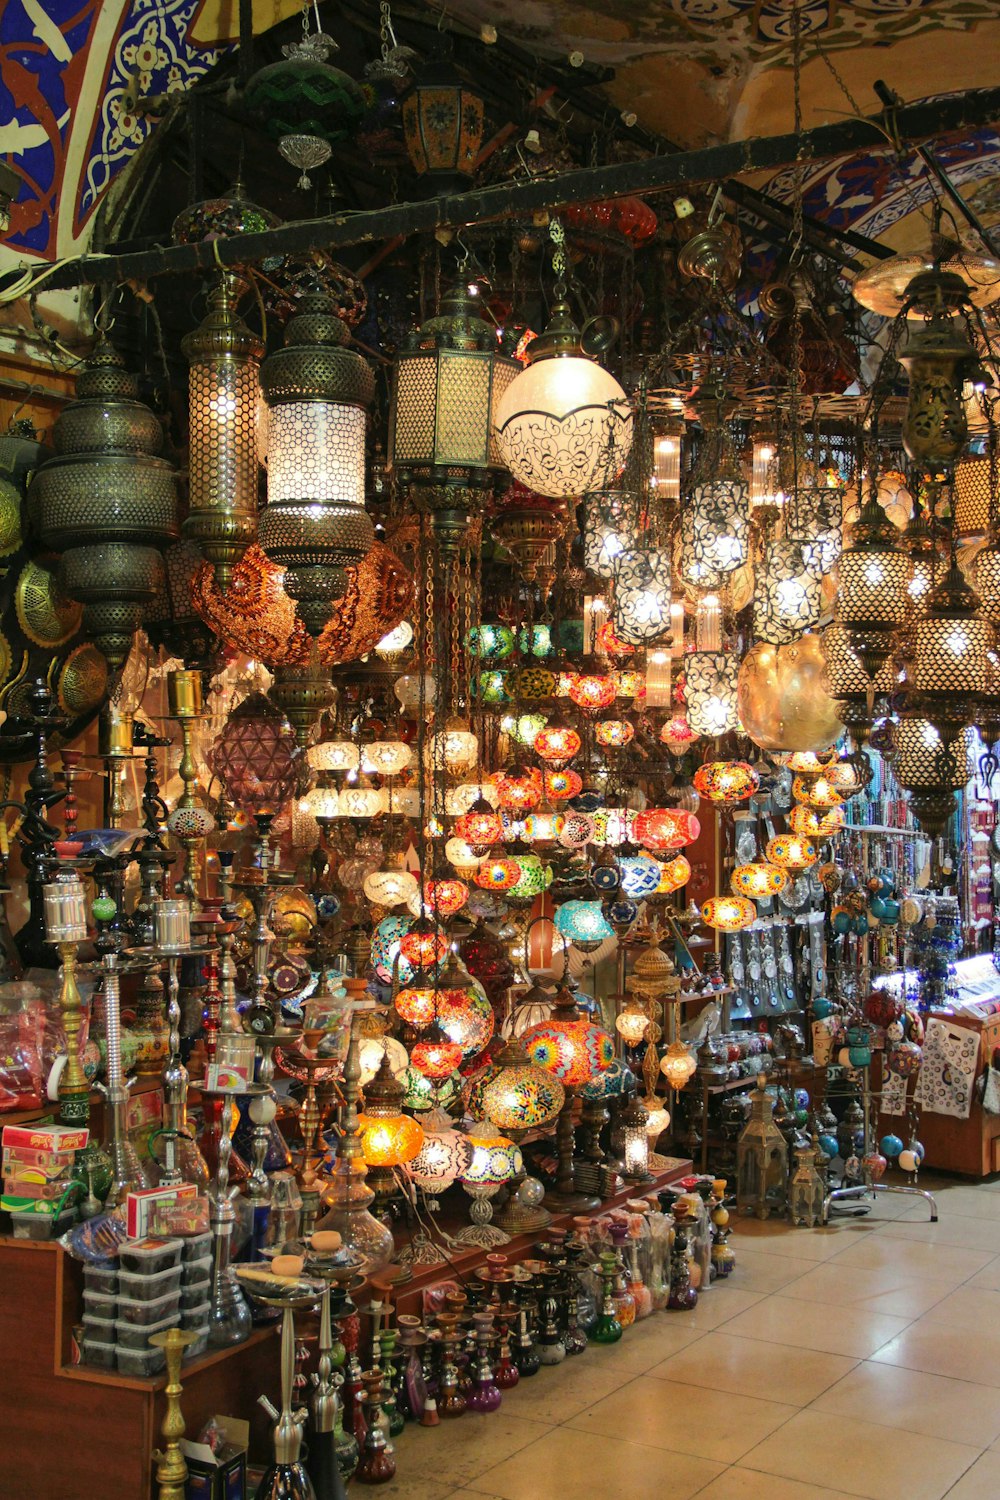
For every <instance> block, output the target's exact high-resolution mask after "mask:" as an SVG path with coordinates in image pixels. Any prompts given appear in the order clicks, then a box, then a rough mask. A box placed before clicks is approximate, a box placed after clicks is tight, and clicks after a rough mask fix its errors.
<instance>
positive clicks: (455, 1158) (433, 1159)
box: [406, 1110, 475, 1193]
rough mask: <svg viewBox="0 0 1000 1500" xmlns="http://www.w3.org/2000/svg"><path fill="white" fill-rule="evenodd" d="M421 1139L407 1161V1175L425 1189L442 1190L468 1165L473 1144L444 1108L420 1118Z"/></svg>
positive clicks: (473, 1151) (426, 1190) (470, 1161)
mask: <svg viewBox="0 0 1000 1500" xmlns="http://www.w3.org/2000/svg"><path fill="white" fill-rule="evenodd" d="M423 1129H424V1143H423V1145H422V1146H421V1148H420V1150H419V1151H418V1152H417V1154H416V1156H415V1157H414V1158H413V1160H412V1161H411V1162H409V1163H408V1164H407V1168H406V1171H407V1175H408V1176H409V1177H410V1179H411V1181H413V1182H415V1183H416V1185H417V1187H419V1188H423V1190H424V1192H426V1193H443V1192H445V1191H446V1190H447V1189H448V1188H450V1187H451V1185H452V1183H453V1182H456V1181H457V1180H458V1178H459V1177H461V1176H462V1175H463V1173H465V1172H467V1171H468V1170H469V1168H470V1166H471V1165H472V1158H473V1155H474V1153H475V1147H474V1146H473V1144H472V1142H471V1141H470V1140H469V1138H468V1136H467V1135H462V1133H461V1132H460V1131H458V1130H456V1129H455V1128H454V1127H453V1125H452V1123H451V1120H450V1118H449V1117H448V1115H446V1114H445V1112H444V1110H434V1111H433V1112H432V1113H431V1115H430V1117H429V1118H428V1119H427V1120H425V1121H424V1122H423Z"/></svg>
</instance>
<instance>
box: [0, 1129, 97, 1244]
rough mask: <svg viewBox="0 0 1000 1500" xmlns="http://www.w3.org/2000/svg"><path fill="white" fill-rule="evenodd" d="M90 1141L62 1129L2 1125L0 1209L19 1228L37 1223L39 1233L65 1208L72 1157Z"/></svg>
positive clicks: (78, 1132) (86, 1133)
mask: <svg viewBox="0 0 1000 1500" xmlns="http://www.w3.org/2000/svg"><path fill="white" fill-rule="evenodd" d="M89 1139H90V1132H89V1130H80V1129H77V1128H76V1127H75V1126H72V1127H71V1126H66V1125H34V1126H33V1125H5V1126H4V1127H3V1133H2V1136H0V1144H2V1147H3V1196H2V1197H0V1209H2V1210H3V1212H4V1213H8V1214H12V1215H14V1219H15V1231H16V1230H17V1228H18V1226H19V1225H22V1224H23V1223H25V1222H28V1221H30V1220H31V1219H39V1220H41V1221H43V1224H42V1225H41V1226H40V1227H42V1228H43V1229H48V1228H51V1221H52V1220H53V1219H54V1218H55V1217H56V1216H57V1215H58V1214H59V1211H60V1205H63V1206H65V1202H64V1200H65V1197H66V1192H67V1190H68V1189H69V1187H70V1185H71V1183H72V1181H73V1164H74V1162H75V1160H76V1153H77V1152H78V1151H82V1150H83V1148H84V1146H86V1144H87V1142H88V1140H89Z"/></svg>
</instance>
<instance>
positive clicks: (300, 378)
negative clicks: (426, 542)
mask: <svg viewBox="0 0 1000 1500" xmlns="http://www.w3.org/2000/svg"><path fill="white" fill-rule="evenodd" d="M349 340H350V330H349V329H348V326H347V324H346V323H345V322H344V320H343V319H342V318H340V317H339V316H338V315H337V311H336V303H335V301H334V299H333V298H332V297H330V296H327V295H326V294H325V293H324V294H319V293H317V294H314V295H310V296H307V297H303V298H302V301H301V302H300V303H299V311H298V312H297V313H296V315H295V316H294V317H293V318H291V319H289V322H288V326H287V328H286V330H285V347H284V348H283V349H278V350H276V351H275V353H274V354H271V355H269V356H268V358H267V359H266V360H265V361H264V363H263V365H262V366H261V371H260V381H261V388H262V390H263V393H264V400H265V401H266V402H267V405H268V459H267V464H268V473H267V505H266V506H265V508H264V510H263V511H262V513H261V516H260V523H259V536H260V544H261V547H262V548H263V550H264V552H265V553H266V554H267V556H268V557H269V558H270V559H271V561H272V562H274V563H277V564H278V565H279V567H283V568H284V569H285V590H286V592H287V593H288V594H289V596H290V597H291V598H292V599H294V600H295V602H296V612H297V614H298V616H299V618H300V619H301V621H302V623H303V625H304V626H305V628H306V630H307V631H308V632H309V634H310V635H312V636H318V635H319V634H320V632H321V630H322V629H323V626H324V625H326V623H327V622H328V620H329V619H330V618H331V615H332V613H333V610H332V602H333V600H335V599H337V598H338V597H339V596H340V595H341V594H342V593H343V592H344V589H345V587H346V584H347V572H346V569H347V567H348V565H349V564H351V563H358V562H360V561H361V559H362V558H363V557H364V556H365V555H366V554H367V552H368V550H369V548H370V547H371V545H372V542H373V541H374V539H375V532H374V528H373V526H372V522H371V519H370V517H369V516H368V514H367V512H366V511H365V508H364V499H365V422H366V414H367V411H368V408H369V407H370V406H371V404H372V401H373V400H374V397H375V378H374V376H373V375H372V372H371V370H370V368H369V367H368V365H367V364H366V362H365V361H364V360H363V359H362V357H361V355H360V354H356V353H355V352H354V351H353V350H352V349H349V348H347V344H348V342H349Z"/></svg>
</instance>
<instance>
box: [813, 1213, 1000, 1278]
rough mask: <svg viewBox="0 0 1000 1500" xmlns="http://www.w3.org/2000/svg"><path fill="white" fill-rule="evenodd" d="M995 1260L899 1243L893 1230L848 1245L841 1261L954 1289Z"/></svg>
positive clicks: (984, 1253)
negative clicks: (948, 1284)
mask: <svg viewBox="0 0 1000 1500" xmlns="http://www.w3.org/2000/svg"><path fill="white" fill-rule="evenodd" d="M993 1259H994V1256H993V1255H991V1254H990V1252H989V1251H988V1250H977V1249H962V1248H960V1247H958V1246H955V1245H933V1244H925V1243H924V1242H923V1241H920V1240H901V1239H897V1238H895V1237H894V1236H892V1235H891V1233H890V1226H886V1228H885V1229H880V1230H879V1232H878V1233H877V1234H873V1235H870V1236H869V1238H868V1239H866V1240H861V1241H856V1242H855V1243H854V1244H852V1245H849V1246H848V1248H847V1249H846V1250H844V1251H843V1252H842V1255H841V1256H840V1257H838V1261H839V1264H840V1265H842V1266H860V1267H861V1268H862V1270H866V1271H877V1270H881V1269H882V1268H883V1267H884V1266H888V1267H890V1268H891V1269H892V1270H894V1271H896V1272H897V1273H898V1274H899V1275H900V1276H902V1277H906V1278H907V1279H908V1280H909V1279H913V1280H926V1281H946V1282H950V1284H951V1285H952V1286H953V1287H956V1286H960V1285H961V1284H962V1282H963V1281H966V1280H967V1279H968V1278H969V1277H970V1276H974V1275H975V1273H976V1272H977V1271H981V1270H982V1269H983V1267H984V1266H988V1265H989V1264H990V1262H991V1261H992V1260H993Z"/></svg>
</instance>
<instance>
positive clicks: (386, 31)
mask: <svg viewBox="0 0 1000 1500" xmlns="http://www.w3.org/2000/svg"><path fill="white" fill-rule="evenodd" d="M378 16H379V25H378V36H379V41H380V42H381V44H382V61H383V62H385V61H386V60H387V58H388V56H389V52H390V50H391V49H392V48H393V47H394V46H395V45H396V37H395V34H394V32H393V29H392V11H391V10H390V9H389V0H381V4H380V5H379V8H378Z"/></svg>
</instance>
